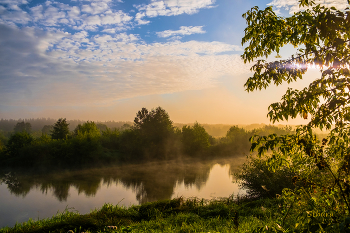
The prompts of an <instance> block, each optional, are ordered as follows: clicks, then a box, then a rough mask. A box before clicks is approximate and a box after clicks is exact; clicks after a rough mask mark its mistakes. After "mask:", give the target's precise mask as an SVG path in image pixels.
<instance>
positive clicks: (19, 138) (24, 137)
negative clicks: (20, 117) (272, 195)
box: [5, 131, 34, 156]
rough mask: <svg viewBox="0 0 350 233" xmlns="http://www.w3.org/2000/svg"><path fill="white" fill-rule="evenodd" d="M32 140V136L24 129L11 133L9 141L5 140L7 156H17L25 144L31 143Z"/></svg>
mask: <svg viewBox="0 0 350 233" xmlns="http://www.w3.org/2000/svg"><path fill="white" fill-rule="evenodd" d="M33 141H34V138H33V136H32V135H30V134H29V133H28V132H26V131H22V132H17V133H15V134H13V135H11V137H10V139H9V141H8V142H7V145H6V148H5V152H6V153H7V154H8V155H9V156H18V155H19V153H20V150H21V149H22V148H24V147H26V146H29V145H31V143H32V142H33Z"/></svg>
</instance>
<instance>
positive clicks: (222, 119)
mask: <svg viewBox="0 0 350 233" xmlns="http://www.w3.org/2000/svg"><path fill="white" fill-rule="evenodd" d="M316 2H320V3H323V4H326V5H327V6H331V5H332V6H336V7H337V8H344V7H346V0H321V1H316ZM256 5H257V6H259V7H260V8H261V9H263V8H265V7H267V6H269V5H272V6H273V7H274V9H275V10H276V11H277V12H278V13H279V14H281V15H284V16H288V15H289V14H292V13H293V12H294V11H298V10H299V9H298V1H297V0H58V1H47V0H0V118H15V119H17V118H22V119H23V118H37V117H51V118H59V117H65V118H67V119H82V120H95V121H97V120H99V121H105V120H115V121H132V120H133V119H134V117H135V115H136V112H137V111H138V110H140V109H141V108H142V107H146V108H148V109H152V108H155V107H157V106H161V107H163V108H164V109H165V110H166V111H167V112H168V113H169V115H170V118H171V120H173V121H174V122H178V123H191V122H194V121H198V122H199V123H225V124H251V123H268V122H269V120H268V118H267V117H266V114H267V112H268V106H269V104H271V103H273V102H277V101H279V100H280V98H281V96H282V95H283V94H284V92H285V90H286V88H287V87H288V86H287V85H282V86H279V87H275V86H271V87H269V88H268V89H267V90H262V91H255V92H252V93H247V92H245V91H244V87H243V85H244V83H245V81H246V80H247V79H248V78H249V76H250V75H251V73H250V71H249V68H250V66H251V65H252V64H244V63H243V61H242V60H241V58H240V55H241V54H242V53H243V49H244V47H243V46H242V45H241V38H242V37H243V36H244V28H245V27H246V24H245V21H244V19H243V18H242V14H243V13H245V12H246V11H247V10H249V9H250V8H251V7H253V6H256ZM290 51H291V49H290V48H289V47H287V48H286V49H285V50H284V52H282V53H281V55H282V57H283V56H285V57H284V58H287V57H288V56H289V55H290V53H289V52H290ZM315 75H316V77H317V76H319V75H320V74H319V72H318V71H316V70H314V71H310V72H308V75H307V77H306V79H305V80H302V81H299V82H298V83H294V84H292V85H290V87H293V88H298V89H301V88H303V87H305V86H306V85H307V84H308V83H309V82H310V80H312V79H313V78H314V77H315ZM303 122H304V121H303V120H301V119H298V120H295V121H290V122H282V123H285V124H286V123H290V124H299V123H303Z"/></svg>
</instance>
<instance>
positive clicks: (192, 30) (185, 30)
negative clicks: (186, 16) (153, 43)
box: [157, 26, 205, 38]
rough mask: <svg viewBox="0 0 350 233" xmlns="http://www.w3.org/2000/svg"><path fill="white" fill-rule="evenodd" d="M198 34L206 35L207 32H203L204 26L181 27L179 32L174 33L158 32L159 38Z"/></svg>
mask: <svg viewBox="0 0 350 233" xmlns="http://www.w3.org/2000/svg"><path fill="white" fill-rule="evenodd" d="M197 33H201V34H202V33H205V31H203V26H192V27H191V26H190V27H186V26H182V27H180V29H179V30H176V31H173V30H166V31H162V32H157V35H158V36H159V37H163V38H164V37H170V36H176V35H182V36H184V35H192V34H197Z"/></svg>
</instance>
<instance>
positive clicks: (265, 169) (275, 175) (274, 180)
mask: <svg viewBox="0 0 350 233" xmlns="http://www.w3.org/2000/svg"><path fill="white" fill-rule="evenodd" d="M297 175H298V173H297V172H296V171H293V170H291V169H290V168H289V167H282V166H281V167H278V168H277V169H276V170H274V171H272V169H271V167H270V166H269V161H268V160H267V159H262V158H258V157H249V159H248V162H247V163H245V164H244V165H243V167H242V168H241V170H240V172H239V173H237V174H235V177H236V179H237V180H238V182H239V184H240V186H241V188H243V189H245V190H246V192H247V195H248V196H249V197H251V198H275V197H276V195H281V194H282V190H283V189H285V188H289V189H293V188H294V187H295V186H294V184H293V180H292V178H293V177H295V176H297Z"/></svg>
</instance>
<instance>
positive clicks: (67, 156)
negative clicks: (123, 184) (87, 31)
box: [0, 107, 292, 167]
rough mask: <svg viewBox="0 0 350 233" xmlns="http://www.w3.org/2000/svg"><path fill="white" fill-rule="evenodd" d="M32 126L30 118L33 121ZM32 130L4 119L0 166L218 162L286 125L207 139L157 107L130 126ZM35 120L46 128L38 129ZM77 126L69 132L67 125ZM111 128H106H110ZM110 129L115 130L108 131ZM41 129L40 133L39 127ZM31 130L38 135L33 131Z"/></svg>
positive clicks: (61, 122) (63, 125)
mask: <svg viewBox="0 0 350 233" xmlns="http://www.w3.org/2000/svg"><path fill="white" fill-rule="evenodd" d="M32 122H33V120H32ZM34 122H35V123H36V124H35V127H34V126H33V127H32V125H31V123H29V122H28V121H17V122H16V121H13V120H2V121H1V123H2V125H7V126H6V127H7V128H5V127H4V129H7V130H10V129H11V128H10V127H9V126H8V125H9V124H11V123H12V124H14V125H13V128H12V130H11V131H5V130H3V131H2V133H1V134H0V142H1V144H0V151H1V152H0V159H1V164H2V166H28V165H30V166H32V167H33V166H34V167H35V166H48V165H55V167H60V166H64V167H66V166H75V167H76V166H82V165H87V164H101V165H102V164H106V163H110V162H113V161H114V162H116V163H118V162H119V163H120V162H136V161H137V162H145V161H153V160H169V159H179V158H201V159H209V158H220V157H235V156H243V155H247V154H248V153H249V148H250V142H249V138H250V137H251V136H253V135H261V136H262V135H269V134H272V133H275V134H278V135H280V134H284V133H288V132H291V131H292V129H291V128H290V127H289V128H288V127H285V128H279V127H276V126H271V125H270V126H267V125H265V126H264V127H262V128H258V129H252V130H245V129H243V128H240V127H238V126H231V127H230V128H229V129H228V130H227V132H226V135H225V136H223V137H213V136H211V135H210V134H209V133H208V132H207V131H206V130H205V128H204V127H203V125H201V124H199V123H198V122H195V123H194V124H193V125H183V126H182V128H179V127H176V126H174V123H173V122H172V121H171V120H170V116H169V114H168V113H167V112H166V111H165V110H164V109H163V108H161V107H157V108H155V109H152V110H148V109H146V108H142V109H141V110H140V111H138V112H137V114H136V117H135V119H134V122H133V123H132V124H130V123H129V124H128V123H127V122H118V123H117V122H107V123H105V124H102V123H95V122H93V121H87V122H82V121H73V122H70V123H68V122H67V120H66V119H65V118H60V119H58V120H57V121H56V122H55V121H54V120H52V119H38V120H37V121H34ZM38 122H40V123H41V125H42V124H44V125H43V126H41V127H40V124H38ZM50 123H51V124H50ZM70 124H73V125H74V126H75V127H74V128H73V129H72V127H71V125H70ZM109 126H110V127H109ZM111 127H113V128H111ZM40 128H41V132H40V131H38V129H40ZM33 129H35V130H36V131H34V130H33Z"/></svg>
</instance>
